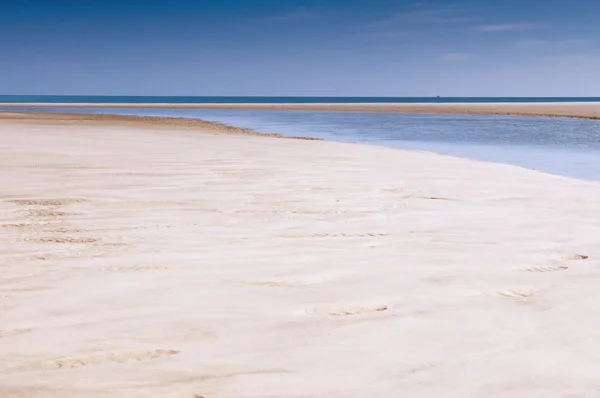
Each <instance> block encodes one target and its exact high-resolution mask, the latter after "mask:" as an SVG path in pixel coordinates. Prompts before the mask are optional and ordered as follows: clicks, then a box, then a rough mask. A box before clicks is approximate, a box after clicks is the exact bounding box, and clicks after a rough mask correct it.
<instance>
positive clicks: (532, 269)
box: [522, 264, 569, 273]
mask: <svg viewBox="0 0 600 398" xmlns="http://www.w3.org/2000/svg"><path fill="white" fill-rule="evenodd" d="M568 269H569V267H567V266H566V265H558V264H556V265H538V266H533V267H529V268H523V269H522V271H525V272H535V273H542V272H557V271H566V270H568Z"/></svg>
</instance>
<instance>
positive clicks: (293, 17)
mask: <svg viewBox="0 0 600 398" xmlns="http://www.w3.org/2000/svg"><path fill="white" fill-rule="evenodd" d="M317 15H318V14H317V13H315V12H313V11H311V10H309V9H308V8H307V7H305V6H300V7H296V8H295V9H293V10H291V11H289V12H286V13H283V14H279V15H272V16H268V17H265V18H262V20H261V22H274V23H293V22H298V21H304V20H307V19H312V18H315V17H316V16H317Z"/></svg>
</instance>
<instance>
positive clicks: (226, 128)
mask: <svg viewBox="0 0 600 398" xmlns="http://www.w3.org/2000/svg"><path fill="white" fill-rule="evenodd" d="M0 120H15V121H21V122H24V123H28V122H30V123H31V122H33V123H36V122H42V121H43V122H48V123H57V124H60V123H67V124H68V123H77V122H80V123H87V124H92V125H93V124H96V125H110V124H113V125H117V126H127V125H131V126H136V125H137V126H144V127H152V128H161V127H162V128H182V129H196V130H201V131H204V132H206V131H215V132H222V133H227V134H242V135H250V136H258V137H272V138H282V139H291V140H309V141H324V139H323V138H314V137H302V136H284V135H281V134H276V133H262V132H260V131H255V130H253V129H250V128H246V127H240V126H234V125H230V124H226V123H220V122H213V121H210V120H204V119H198V118H186V117H171V116H143V115H118V114H114V113H60V112H35V111H18V112H10V111H4V110H0Z"/></svg>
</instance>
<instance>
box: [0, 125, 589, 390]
mask: <svg viewBox="0 0 600 398" xmlns="http://www.w3.org/2000/svg"><path fill="white" fill-rule="evenodd" d="M173 123H174V124H173ZM185 123H187V122H185ZM185 123H184V122H182V124H177V121H175V122H173V121H172V120H171V121H170V122H169V121H165V122H164V123H161V122H160V121H157V120H154V121H152V120H150V119H145V120H142V119H123V118H122V117H116V118H111V117H109V116H102V117H98V116H83V115H77V116H67V115H59V116H56V115H55V116H51V117H50V116H35V115H24V114H18V113H11V114H4V115H2V116H0V396H1V397H26V398H29V397H44V398H100V397H123V398H129V397H131V398H134V397H166V398H198V397H205V398H213V397H214V398H216V397H236V398H238V397H239V398H242V397H265V398H267V397H278V398H301V397H313V398H331V397H350V398H364V397H381V398H396V397H398V396H405V397H415V398H430V397H472V398H489V397H511V398H530V397H550V396H552V397H556V396H561V397H562V396H585V397H592V396H598V395H599V394H600V390H599V387H598V371H597V369H598V367H597V365H598V363H599V362H600V349H599V345H598V330H600V318H599V317H598V303H600V289H599V288H598V286H600V245H599V244H598V236H600V218H599V217H598V216H597V215H598V214H600V184H598V183H594V182H585V181H578V180H573V179H568V178H564V177H559V176H553V175H549V174H544V173H541V172H537V171H533V170H526V169H522V168H519V167H514V166H509V165H503V164H493V163H483V162H477V161H473V160H468V159H459V158H453V157H448V156H442V155H437V154H432V153H424V152H417V151H402V150H396V149H391V148H385V147H375V146H362V145H356V144H344V143H335V142H325V141H308V140H288V139H280V138H277V137H270V136H259V135H256V134H254V133H251V134H246V133H245V131H243V129H242V131H238V130H235V129H232V128H226V127H225V126H221V127H219V126H218V125H216V124H210V123H209V124H205V125H202V123H201V122H197V123H198V124H195V125H187V124H185ZM238 133H239V134H238Z"/></svg>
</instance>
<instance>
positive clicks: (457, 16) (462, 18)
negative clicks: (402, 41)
mask: <svg viewBox="0 0 600 398" xmlns="http://www.w3.org/2000/svg"><path fill="white" fill-rule="evenodd" d="M473 21H474V20H473V18H472V17H471V16H470V15H468V9H466V8H464V7H462V6H460V5H458V4H455V5H450V6H430V5H427V4H425V3H413V4H410V5H408V6H407V7H406V8H405V10H404V11H399V12H396V13H393V14H391V15H387V16H386V17H384V18H381V19H378V20H375V21H370V22H367V23H365V24H363V29H365V30H367V31H368V32H366V33H365V34H364V35H363V36H364V37H370V38H394V37H399V36H404V35H405V34H406V33H410V32H417V31H422V30H424V29H429V28H432V27H436V29H439V28H441V27H445V28H452V27H456V26H461V25H464V24H467V23H469V22H470V23H472V22H473Z"/></svg>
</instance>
